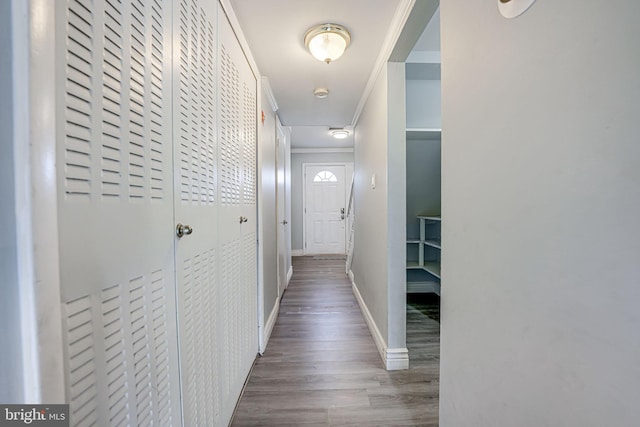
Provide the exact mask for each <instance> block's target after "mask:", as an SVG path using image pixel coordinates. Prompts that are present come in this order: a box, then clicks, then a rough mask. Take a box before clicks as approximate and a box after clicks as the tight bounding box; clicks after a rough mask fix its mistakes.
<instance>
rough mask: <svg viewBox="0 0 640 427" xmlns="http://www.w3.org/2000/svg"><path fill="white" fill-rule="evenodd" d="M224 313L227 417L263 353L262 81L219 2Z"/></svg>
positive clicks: (222, 350)
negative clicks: (260, 312) (259, 243)
mask: <svg viewBox="0 0 640 427" xmlns="http://www.w3.org/2000/svg"><path fill="white" fill-rule="evenodd" d="M218 10H219V12H218V22H219V37H220V39H219V55H218V58H219V59H218V80H219V82H220V86H219V94H218V99H219V104H218V105H219V117H218V123H219V126H218V145H219V149H218V153H219V154H218V156H219V162H218V164H219V168H218V169H219V170H218V177H219V190H218V194H219V200H220V206H219V213H218V230H219V234H218V240H219V244H220V246H219V247H220V263H219V269H218V280H219V283H220V296H219V302H218V312H219V315H220V318H221V319H222V321H221V327H222V335H221V342H220V345H221V347H219V349H218V351H220V353H221V354H222V357H221V363H222V369H221V372H220V375H221V376H222V378H223V381H225V383H224V386H223V388H222V392H223V395H224V397H225V399H224V400H223V402H222V405H223V410H224V417H225V418H224V419H225V422H226V423H228V422H229V420H230V419H231V416H232V414H233V410H234V408H235V404H236V402H237V399H238V398H239V397H240V393H241V391H242V386H243V384H244V381H245V380H246V378H247V375H248V374H249V371H250V369H251V366H252V365H253V362H254V360H255V357H256V355H257V353H258V345H259V343H258V298H257V290H258V280H257V278H258V276H257V248H258V247H257V209H256V201H257V186H256V177H257V163H256V151H257V150H256V136H257V131H256V129H257V123H258V119H257V100H256V98H257V97H256V93H257V80H256V78H255V76H254V75H253V72H252V70H251V67H250V66H249V63H248V62H247V59H246V57H245V56H244V53H243V52H242V49H241V47H240V44H239V42H238V40H237V38H236V36H235V33H234V32H233V29H232V28H231V25H230V24H229V21H228V20H227V18H226V15H225V13H224V11H223V10H222V7H221V6H218Z"/></svg>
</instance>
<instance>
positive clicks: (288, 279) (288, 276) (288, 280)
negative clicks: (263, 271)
mask: <svg viewBox="0 0 640 427" xmlns="http://www.w3.org/2000/svg"><path fill="white" fill-rule="evenodd" d="M291 277H293V266H292V265H290V266H289V271H287V286H289V282H290V281H291Z"/></svg>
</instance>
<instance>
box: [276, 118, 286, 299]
mask: <svg viewBox="0 0 640 427" xmlns="http://www.w3.org/2000/svg"><path fill="white" fill-rule="evenodd" d="M285 144H286V140H285V136H284V134H283V132H282V130H281V129H280V127H279V126H278V130H277V133H276V150H277V151H276V193H277V194H276V205H277V207H276V210H277V221H278V224H277V227H278V229H277V242H278V243H277V245H278V296H281V295H282V293H283V292H284V290H285V289H286V287H287V273H288V271H287V245H286V236H287V228H288V227H289V220H287V217H286V182H285V180H286V173H285V171H286V162H287V156H286V152H287V150H286V145H285Z"/></svg>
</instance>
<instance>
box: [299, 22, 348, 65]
mask: <svg viewBox="0 0 640 427" xmlns="http://www.w3.org/2000/svg"><path fill="white" fill-rule="evenodd" d="M349 43H351V34H349V31H347V29H346V28H344V27H343V26H342V25H338V24H320V25H316V26H315V27H312V28H310V29H309V30H308V31H307V32H306V34H305V35H304V45H305V46H306V47H307V49H309V52H311V54H312V55H313V56H314V57H315V58H316V59H318V60H320V61H324V62H326V63H327V64H329V63H331V61H335V60H336V59H338V58H340V57H341V56H342V54H343V53H344V50H345V49H346V48H347V47H348V46H349Z"/></svg>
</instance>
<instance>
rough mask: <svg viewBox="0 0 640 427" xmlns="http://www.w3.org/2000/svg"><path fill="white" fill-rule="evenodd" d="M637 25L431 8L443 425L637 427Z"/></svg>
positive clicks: (590, 6)
mask: <svg viewBox="0 0 640 427" xmlns="http://www.w3.org/2000/svg"><path fill="white" fill-rule="evenodd" d="M639 16H640V3H638V2H636V1H632V0H624V1H621V2H616V3H615V5H614V4H611V3H609V2H603V1H589V2H575V1H570V0H560V1H553V2H547V1H538V2H536V3H535V4H534V5H533V6H532V7H531V8H530V9H529V11H528V12H527V13H526V14H524V15H523V16H520V17H518V18H516V19H513V20H506V19H504V18H502V17H501V16H500V15H499V14H498V11H497V7H496V2H495V1H494V2H468V1H463V0H453V1H446V2H442V4H441V18H442V43H443V45H442V54H443V57H442V83H443V145H442V160H443V166H442V174H443V177H442V218H443V221H442V226H443V231H442V234H443V237H442V238H443V245H442V313H441V318H442V324H441V331H442V336H441V379H440V384H441V394H440V418H441V419H440V425H441V426H443V427H465V426H473V427H482V426H488V427H489V426H490V427H500V426H505V427H507V426H518V427H527V426H531V427H534V426H535V427H538V426H593V427H596V426H635V425H637V424H638V420H639V419H640V409H639V408H640V407H639V406H638V402H640V387H639V384H640V333H639V331H640V310H639V309H638V301H640V279H639V277H640V262H639V260H640V227H639V226H638V218H640V191H639V188H640V166H639V165H640V144H639V143H638V141H639V134H640V133H639V131H638V117H639V112H640V80H639V79H638V70H639V69H640V49H638V47H637V40H639V39H640V26H638V17H639Z"/></svg>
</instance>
